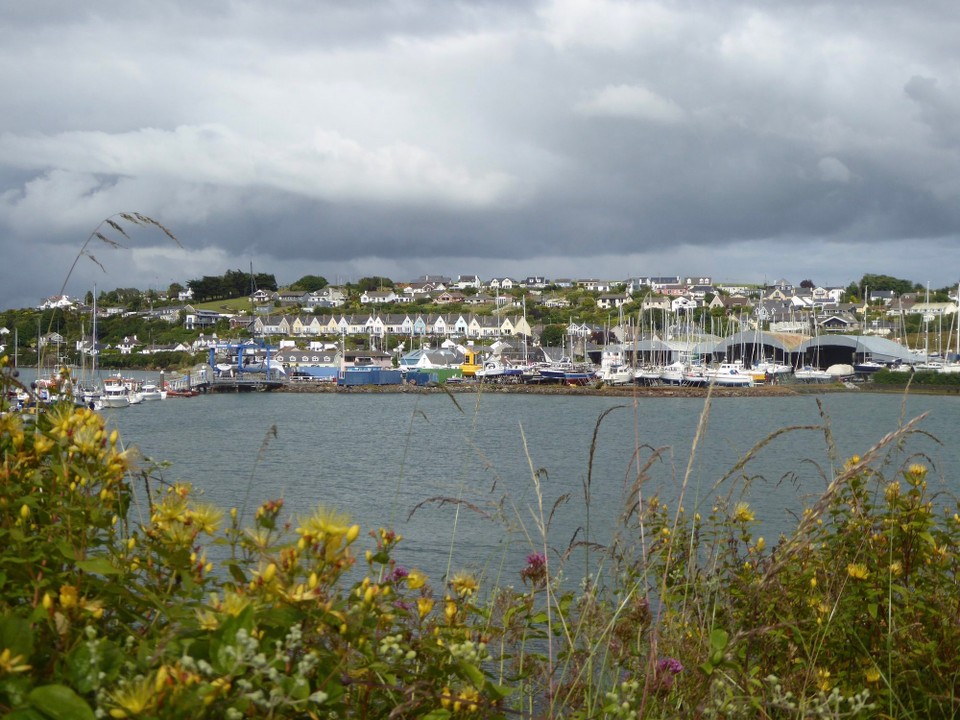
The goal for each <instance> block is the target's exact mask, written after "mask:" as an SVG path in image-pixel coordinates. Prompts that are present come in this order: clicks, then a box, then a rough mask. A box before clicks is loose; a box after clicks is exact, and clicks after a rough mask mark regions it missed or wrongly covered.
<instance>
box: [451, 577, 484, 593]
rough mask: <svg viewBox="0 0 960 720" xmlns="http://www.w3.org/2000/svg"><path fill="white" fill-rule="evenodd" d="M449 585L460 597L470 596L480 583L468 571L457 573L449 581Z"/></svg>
mask: <svg viewBox="0 0 960 720" xmlns="http://www.w3.org/2000/svg"><path fill="white" fill-rule="evenodd" d="M450 586H451V587H452V588H453V590H454V592H455V593H457V595H459V596H460V597H470V596H471V595H473V594H474V593H475V592H476V591H477V590H478V589H479V588H480V583H478V582H477V579H476V578H475V577H474V576H473V575H471V574H470V573H457V574H456V575H454V576H453V579H452V580H451V581H450Z"/></svg>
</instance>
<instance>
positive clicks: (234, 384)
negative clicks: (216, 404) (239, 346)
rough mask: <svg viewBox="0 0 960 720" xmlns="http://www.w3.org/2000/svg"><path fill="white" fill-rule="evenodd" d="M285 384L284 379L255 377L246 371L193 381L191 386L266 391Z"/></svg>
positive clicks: (215, 390)
mask: <svg viewBox="0 0 960 720" xmlns="http://www.w3.org/2000/svg"><path fill="white" fill-rule="evenodd" d="M284 385H286V381H285V380H277V379H275V378H267V377H264V376H263V375H261V376H259V377H257V376H252V373H246V374H244V375H243V376H242V377H229V376H227V377H214V378H212V379H207V380H203V381H200V382H196V383H193V384H192V385H191V387H192V388H193V389H194V390H199V391H200V392H203V393H207V392H268V391H270V390H276V389H277V388H281V387H283V386H284Z"/></svg>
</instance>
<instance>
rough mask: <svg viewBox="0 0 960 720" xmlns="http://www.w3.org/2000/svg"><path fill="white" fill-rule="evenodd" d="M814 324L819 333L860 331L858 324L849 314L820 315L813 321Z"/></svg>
mask: <svg viewBox="0 0 960 720" xmlns="http://www.w3.org/2000/svg"><path fill="white" fill-rule="evenodd" d="M815 322H816V323H817V327H818V328H820V330H821V331H823V332H829V333H849V332H851V331H853V330H859V329H860V323H859V322H858V321H857V319H856V318H855V317H854V316H853V315H852V314H849V313H835V314H833V315H821V316H819V317H817V318H816V319H815Z"/></svg>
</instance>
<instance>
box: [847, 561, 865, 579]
mask: <svg viewBox="0 0 960 720" xmlns="http://www.w3.org/2000/svg"><path fill="white" fill-rule="evenodd" d="M847 575H849V576H850V577H852V578H853V579H854V580H866V579H867V578H868V577H870V572H869V571H868V570H867V566H866V565H864V564H863V563H850V564H849V565H847Z"/></svg>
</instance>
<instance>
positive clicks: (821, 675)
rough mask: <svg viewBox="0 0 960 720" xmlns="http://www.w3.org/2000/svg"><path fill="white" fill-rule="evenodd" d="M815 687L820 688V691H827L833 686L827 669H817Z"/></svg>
mask: <svg viewBox="0 0 960 720" xmlns="http://www.w3.org/2000/svg"><path fill="white" fill-rule="evenodd" d="M817 687H818V688H820V690H821V691H822V692H827V691H829V690H830V688H832V687H833V683H832V682H831V681H830V671H829V670H825V669H823V668H821V669H819V670H817Z"/></svg>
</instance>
